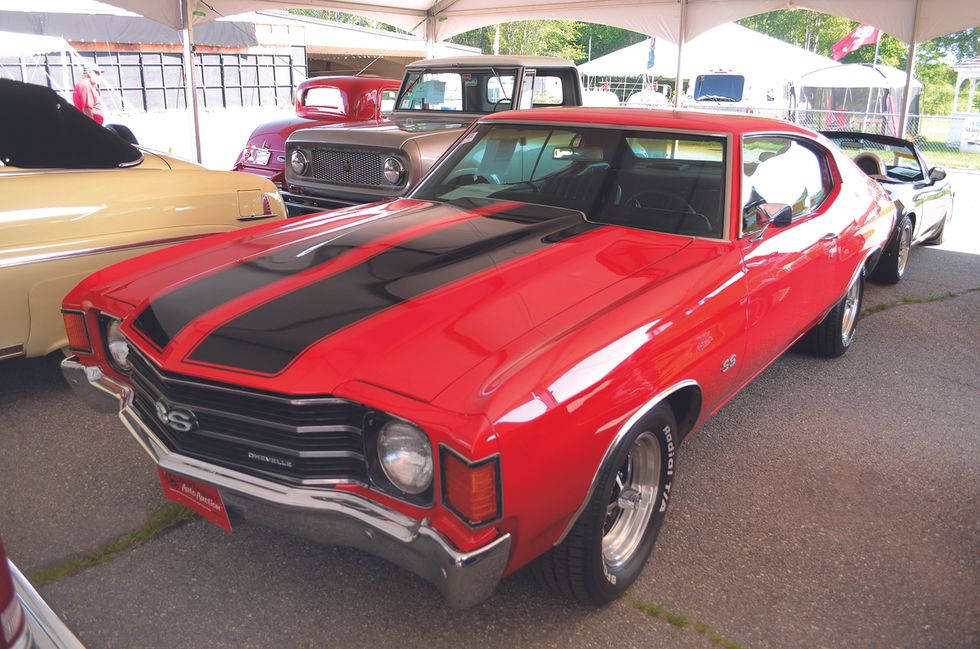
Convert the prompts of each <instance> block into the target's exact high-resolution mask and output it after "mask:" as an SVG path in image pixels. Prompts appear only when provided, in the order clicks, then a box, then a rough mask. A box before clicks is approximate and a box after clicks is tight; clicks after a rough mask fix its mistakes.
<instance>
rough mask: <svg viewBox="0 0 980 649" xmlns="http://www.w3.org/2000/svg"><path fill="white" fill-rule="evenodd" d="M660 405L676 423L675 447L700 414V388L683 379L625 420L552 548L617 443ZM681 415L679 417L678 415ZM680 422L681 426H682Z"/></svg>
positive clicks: (574, 517) (576, 516) (586, 500)
mask: <svg viewBox="0 0 980 649" xmlns="http://www.w3.org/2000/svg"><path fill="white" fill-rule="evenodd" d="M661 403H667V405H668V406H669V407H670V408H671V410H672V411H673V412H674V417H675V419H676V421H677V427H678V443H679V442H680V440H683V439H684V437H685V436H686V435H687V434H689V433H690V432H691V431H692V430H693V429H694V426H695V424H696V423H697V420H698V417H699V416H700V411H701V386H700V384H699V383H698V382H697V381H695V380H693V379H685V380H683V381H679V382H677V383H675V384H673V385H672V386H670V387H669V388H667V389H665V390H662V391H660V392H658V393H657V394H656V396H654V397H653V398H652V399H649V400H648V401H647V402H646V403H644V404H643V405H642V406H640V407H639V408H638V409H637V410H636V411H635V412H634V413H633V415H632V416H631V417H630V418H629V419H627V420H626V423H624V424H623V425H622V426H620V427H619V429H618V430H617V431H616V435H615V436H613V438H612V440H610V442H609V445H608V446H607V447H606V452H605V453H604V454H603V457H602V461H601V462H599V465H598V466H597V467H596V470H595V473H594V474H593V476H592V481H591V482H590V483H589V488H588V490H587V491H586V493H585V497H584V498H583V499H582V502H581V503H580V504H579V506H578V509H576V510H575V513H574V514H573V515H572V517H571V518H570V519H569V520H568V523H567V524H566V525H565V529H564V530H563V531H562V533H561V534H560V535H559V537H558V538H557V539H556V540H555V542H554V545H558V544H560V543H561V542H562V541H564V540H565V537H566V536H568V533H569V532H571V531H572V528H573V527H574V526H575V523H576V522H577V521H578V519H579V517H580V516H581V515H582V512H584V511H585V509H586V507H588V504H589V501H590V500H591V499H592V494H593V493H595V488H596V484H597V483H598V482H599V479H600V477H601V476H602V473H603V471H604V470H605V469H606V468H607V466H608V464H609V462H610V460H611V458H612V457H613V455H615V453H616V448H617V447H618V446H619V444H620V442H621V441H622V440H623V438H624V437H626V434H627V433H628V432H629V431H630V430H631V429H632V428H633V427H634V426H635V425H636V424H638V423H639V422H641V421H642V420H643V418H644V417H645V416H646V415H647V414H648V413H649V412H650V411H652V410H653V409H654V408H656V407H657V406H658V405H660V404H661ZM682 412H683V414H681V413H682ZM682 422H684V423H682Z"/></svg>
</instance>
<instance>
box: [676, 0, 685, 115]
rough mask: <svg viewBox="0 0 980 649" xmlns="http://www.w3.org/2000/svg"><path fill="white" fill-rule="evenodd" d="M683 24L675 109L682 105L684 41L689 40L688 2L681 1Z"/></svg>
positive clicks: (678, 58) (679, 48)
mask: <svg viewBox="0 0 980 649" xmlns="http://www.w3.org/2000/svg"><path fill="white" fill-rule="evenodd" d="M680 4H681V24H680V28H681V29H680V32H679V33H678V36H677V75H676V76H675V77H674V108H679V107H680V105H681V84H682V83H683V79H681V59H682V58H683V57H684V41H686V40H687V0H680Z"/></svg>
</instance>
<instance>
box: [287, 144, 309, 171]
mask: <svg viewBox="0 0 980 649" xmlns="http://www.w3.org/2000/svg"><path fill="white" fill-rule="evenodd" d="M297 162H298V164H297ZM297 166H301V169H297ZM289 169H290V171H292V172H293V173H294V174H296V175H297V176H305V175H306V172H307V171H309V169H310V158H309V156H307V155H306V153H304V152H303V150H302V149H293V150H292V151H291V152H290V154H289Z"/></svg>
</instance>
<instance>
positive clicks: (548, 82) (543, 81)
mask: <svg viewBox="0 0 980 649" xmlns="http://www.w3.org/2000/svg"><path fill="white" fill-rule="evenodd" d="M532 96H533V98H532V99H531V103H532V104H534V105H535V106H561V105H562V104H564V103H565V94H564V92H563V91H562V83H561V78H560V77H550V76H541V77H535V78H534V91H533V95H532Z"/></svg>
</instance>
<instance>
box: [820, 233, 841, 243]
mask: <svg viewBox="0 0 980 649" xmlns="http://www.w3.org/2000/svg"><path fill="white" fill-rule="evenodd" d="M820 240H821V241H836V240H837V235H836V234H834V233H833V232H828V233H827V234H825V235H823V236H822V237H820Z"/></svg>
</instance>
